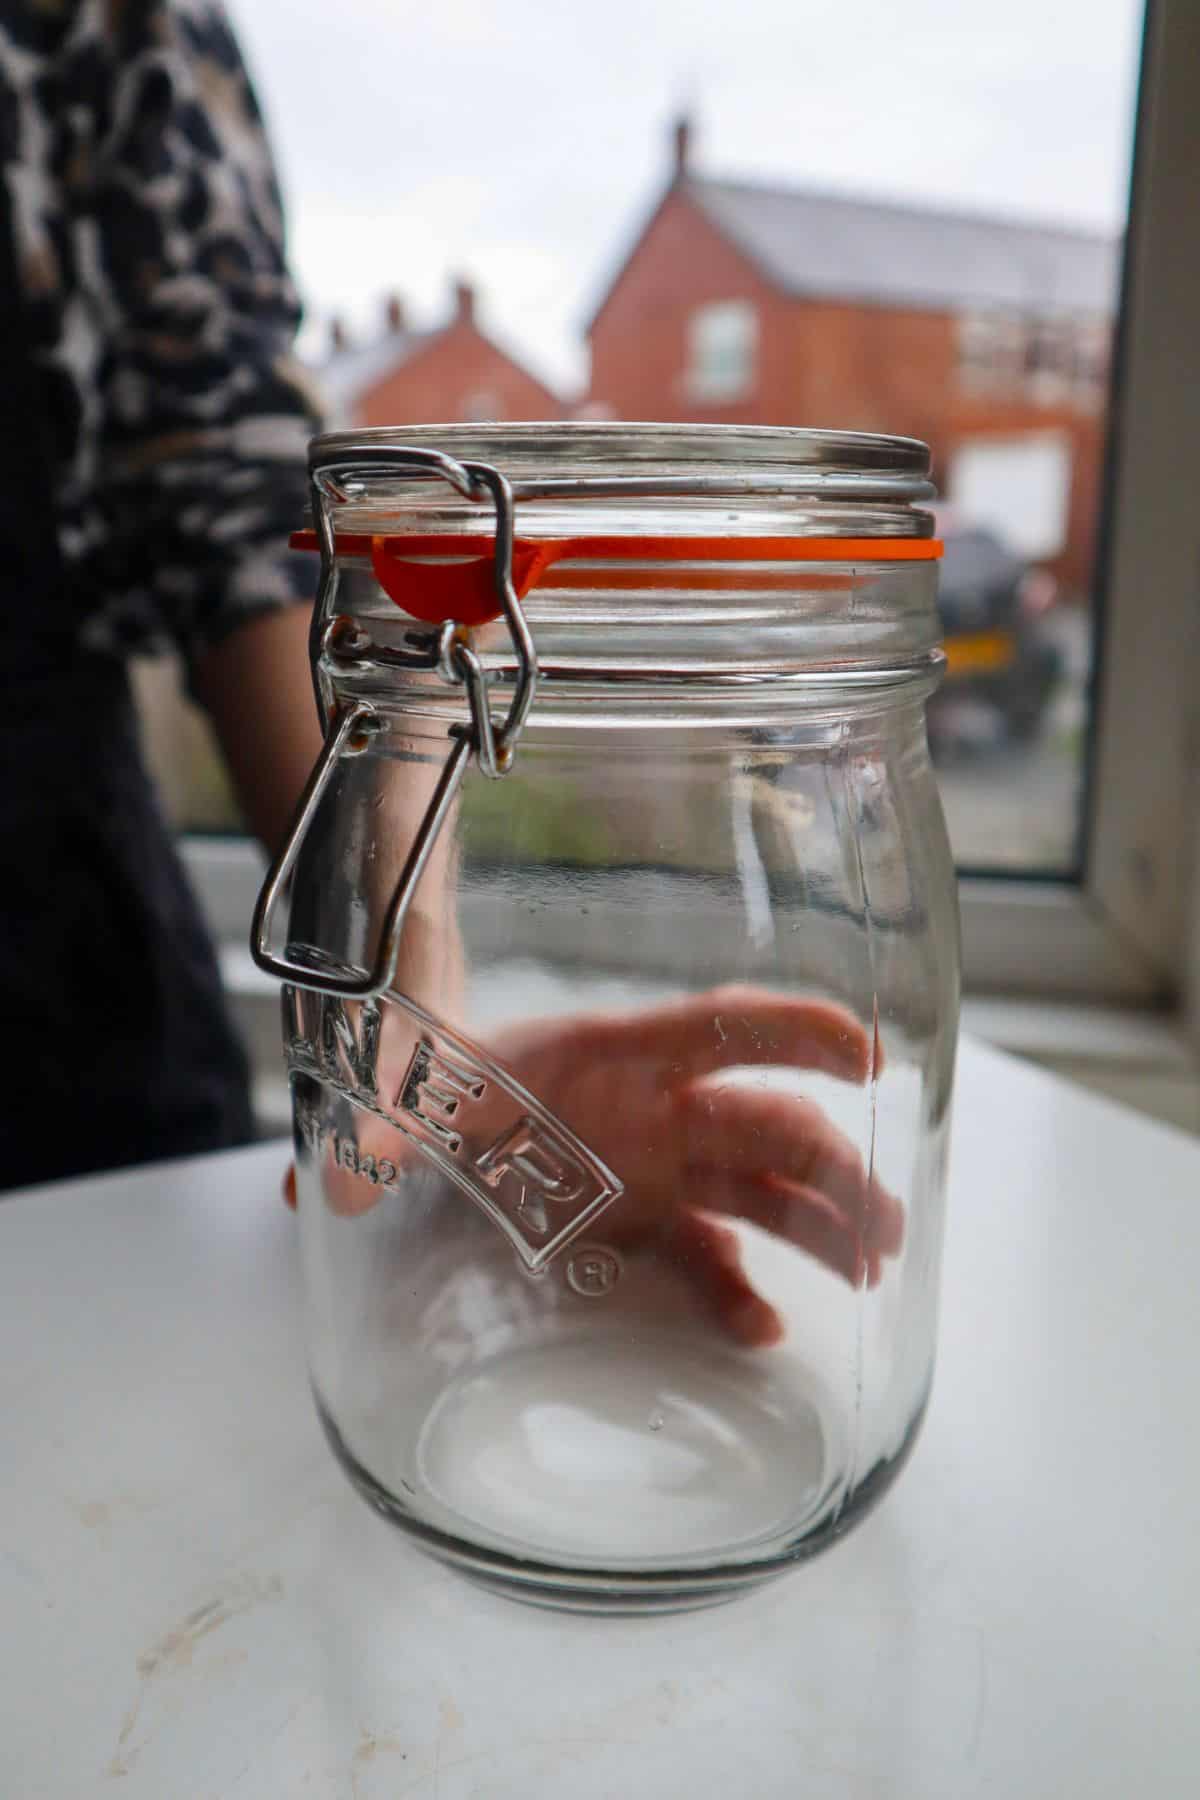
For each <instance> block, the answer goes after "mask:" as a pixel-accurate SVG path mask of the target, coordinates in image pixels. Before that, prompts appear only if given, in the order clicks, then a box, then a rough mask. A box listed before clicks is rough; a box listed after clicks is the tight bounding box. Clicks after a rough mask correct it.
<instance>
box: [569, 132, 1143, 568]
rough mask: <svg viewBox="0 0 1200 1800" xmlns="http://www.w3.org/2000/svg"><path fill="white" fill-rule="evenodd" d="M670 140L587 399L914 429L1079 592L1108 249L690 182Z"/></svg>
mask: <svg viewBox="0 0 1200 1800" xmlns="http://www.w3.org/2000/svg"><path fill="white" fill-rule="evenodd" d="M690 136H691V134H690V128H689V125H688V122H687V121H686V120H681V121H680V122H679V124H678V125H677V126H676V129H675V143H674V152H675V153H674V163H673V168H672V170H671V176H670V180H669V182H668V185H667V188H666V191H665V193H664V194H663V196H662V198H661V199H660V200H659V202H658V204H657V205H656V206H655V207H654V209H653V211H652V213H651V215H650V217H649V219H648V220H647V221H646V223H645V224H644V226H643V227H642V229H641V231H640V232H639V234H638V236H637V238H636V241H635V242H634V244H633V247H632V249H631V250H630V251H629V252H628V254H627V255H626V256H625V258H624V260H623V261H622V263H621V265H620V267H619V268H618V270H617V272H616V274H615V276H614V277H613V279H612V280H611V281H610V283H609V284H608V287H607V289H606V291H605V292H604V295H603V298H602V299H601V301H600V304H599V305H598V307H597V308H596V310H595V312H594V314H593V317H592V319H591V322H590V324H589V326H588V328H587V336H588V341H589V344H590V348H591V383H590V390H589V395H588V407H587V410H588V412H589V413H591V414H593V415H594V416H601V417H603V416H609V417H615V418H630V419H636V418H642V419H656V418H657V419H678V420H717V421H728V422H730V423H749V424H788V425H815V426H843V427H846V428H850V429H854V430H861V431H893V432H901V433H906V434H911V435H912V436H915V437H920V438H924V439H925V440H926V441H927V442H928V443H930V444H931V445H932V447H933V451H934V457H935V468H936V471H937V478H938V481H939V485H940V486H941V488H942V490H943V492H944V493H946V494H947V496H948V498H949V499H950V500H951V501H953V502H957V503H958V504H959V507H960V508H961V510H962V511H963V512H964V513H966V514H968V515H969V516H970V517H972V518H974V519H978V520H981V521H982V522H984V523H989V524H993V525H996V526H997V527H1002V528H1003V529H1004V532H1005V535H1006V536H1007V537H1008V539H1009V541H1010V542H1012V543H1013V544H1014V547H1016V548H1017V549H1019V550H1021V551H1023V552H1024V553H1025V554H1027V555H1028V556H1030V557H1032V558H1034V559H1035V560H1038V561H1040V562H1042V563H1044V564H1045V565H1046V566H1047V567H1049V568H1051V569H1052V570H1053V571H1054V573H1055V574H1057V575H1058V576H1059V578H1060V579H1061V580H1062V581H1063V583H1064V585H1065V586H1066V587H1067V588H1068V590H1074V591H1076V592H1081V591H1083V590H1084V589H1085V588H1086V585H1087V582H1088V578H1089V573H1090V567H1091V561H1092V554H1093V539H1094V535H1095V526H1096V513H1097V506H1098V499H1099V489H1100V479H1101V466H1102V460H1103V449H1104V416H1103V411H1104V396H1105V391H1106V382H1107V369H1108V353H1109V342H1110V337H1111V329H1112V318H1113V313H1114V311H1115V306H1116V299H1117V280H1118V272H1119V258H1120V246H1119V243H1118V242H1117V241H1116V240H1114V239H1112V238H1109V237H1104V236H1101V235H1098V234H1095V233H1089V232H1083V231H1075V230H1064V229H1059V228H1057V227H1048V226H1044V225H1029V224H1021V223H1016V222H1013V221H1008V220H999V219H991V218H986V217H981V216H971V215H965V214H964V215H959V214H952V213H941V212H935V211H932V210H930V211H926V210H924V209H919V208H915V207H907V206H897V205H890V204H887V205H885V204H881V203H877V202H873V201H865V200H858V199H852V198H845V197H839V196H835V195H832V194H826V193H814V192H808V191H805V190H800V189H795V190H793V189H782V188H774V187H768V186H762V185H758V184H750V183H744V182H732V181H717V180H712V179H709V178H708V177H706V176H701V175H698V174H697V173H696V172H695V170H694V169H693V167H692V163H691V155H690V150H691V145H690Z"/></svg>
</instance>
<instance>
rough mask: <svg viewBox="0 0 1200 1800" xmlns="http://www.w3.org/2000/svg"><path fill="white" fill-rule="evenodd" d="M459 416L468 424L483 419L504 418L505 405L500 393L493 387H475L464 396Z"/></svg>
mask: <svg viewBox="0 0 1200 1800" xmlns="http://www.w3.org/2000/svg"><path fill="white" fill-rule="evenodd" d="M458 416H459V418H460V419H462V420H463V421H464V423H467V424H470V423H474V422H477V421H480V420H483V419H493V420H494V419H502V418H503V417H504V407H503V405H502V404H501V401H500V396H499V394H497V393H495V392H494V391H493V390H492V389H491V388H475V389H472V391H471V392H470V393H469V394H465V395H464V396H463V401H462V404H461V406H460V407H459V409H458Z"/></svg>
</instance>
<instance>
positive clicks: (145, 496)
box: [0, 0, 318, 657]
mask: <svg viewBox="0 0 1200 1800" xmlns="http://www.w3.org/2000/svg"><path fill="white" fill-rule="evenodd" d="M0 160H2V163H3V176H4V179H5V180H6V181H7V183H8V190H9V196H10V210H11V215H12V220H13V233H14V238H15V251H16V260H17V267H18V270H19V273H20V286H21V289H22V298H23V300H24V303H25V306H24V310H25V314H26V317H27V321H28V337H29V342H30V354H31V357H32V360H33V364H34V367H35V370H36V379H37V383H38V387H39V389H40V391H41V393H42V394H43V395H44V408H43V424H44V426H45V430H44V432H43V433H42V436H43V438H44V441H45V444H46V451H47V456H46V460H47V462H48V465H49V478H50V480H51V482H52V485H53V488H54V502H55V513H56V517H57V520H58V530H59V544H60V548H61V553H62V558H63V561H64V564H65V567H66V570H67V572H68V576H69V580H68V583H67V588H68V593H69V595H70V601H69V604H70V606H71V607H72V609H73V617H72V620H71V630H72V633H73V634H74V635H75V636H76V639H77V641H78V643H79V644H80V645H81V646H82V647H84V648H86V649H89V650H101V651H107V652H115V653H119V654H125V653H128V652H130V651H134V650H137V651H143V650H148V649H153V648H155V647H158V646H159V645H161V644H163V643H165V642H169V641H171V640H173V641H174V642H175V644H176V645H178V646H179V648H180V649H181V650H182V652H183V653H184V655H185V656H189V657H190V656H192V655H194V654H195V652H196V651H197V650H199V649H202V648H203V647H205V646H206V645H209V644H212V643H214V642H216V641H217V640H218V639H219V638H221V637H222V636H223V635H224V634H225V633H227V632H228V631H229V630H230V629H231V628H232V627H234V626H236V625H237V624H238V623H239V622H240V621H242V620H244V619H246V618H247V617H250V616H253V615H255V614H257V613H259V612H262V611H263V610H266V609H269V608H271V607H274V606H278V605H280V604H282V603H284V602H285V601H287V600H288V599H290V598H294V597H297V596H299V595H301V594H303V593H304V591H305V586H306V584H307V583H308V582H310V581H311V575H310V574H309V571H308V569H307V568H306V567H305V564H306V563H307V560H308V559H303V558H296V557H294V556H292V555H291V554H290V553H289V552H288V551H287V550H286V548H285V545H286V537H287V533H288V531H289V529H291V528H292V527H293V526H294V525H295V524H296V523H297V522H298V520H299V519H300V517H301V514H302V512H303V510H304V504H305V502H304V484H303V467H304V449H305V444H306V441H307V439H308V437H309V436H310V434H311V433H312V432H313V431H314V430H315V429H317V425H318V421H317V417H316V407H315V402H314V399H313V397H312V395H311V394H310V392H309V390H308V387H307V385H306V380H305V377H304V375H303V372H302V371H301V369H300V367H299V365H298V364H297V363H296V362H295V360H294V358H293V353H292V348H293V340H294V337H295V333H296V328H297V324H298V322H299V306H298V302H297V298H296V294H295V291H294V289H293V286H292V282H291V279H290V277H289V275H288V270H287V266H286V264H285V261H284V245H283V223H282V218H281V212H280V199H279V191H278V187H277V184H276V179H275V173H274V169H273V167H272V163H271V157H270V152H269V149H268V146H267V143H266V139H265V136H264V132H263V126H262V120H261V117H260V114H259V110H258V106H257V103H256V101H255V97H254V94H253V91H252V89H251V86H250V83H249V80H248V78H247V75H246V71H245V69H244V67H243V64H242V60H241V57H240V55H239V52H238V49H237V45H236V43H235V41H234V38H233V36H232V33H231V31H230V27H229V24H228V21H227V19H226V17H225V14H224V12H223V10H222V7H221V6H220V4H219V3H218V0H21V3H14V0H0ZM4 429H6V430H13V429H20V424H19V421H13V420H11V419H10V420H9V421H7V422H6V424H5V426H4Z"/></svg>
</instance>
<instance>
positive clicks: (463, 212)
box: [229, 0, 1142, 383]
mask: <svg viewBox="0 0 1200 1800" xmlns="http://www.w3.org/2000/svg"><path fill="white" fill-rule="evenodd" d="M229 5H230V10H231V12H232V14H233V17H234V20H235V23H236V25H237V28H238V32H239V35H240V37H241V41H242V45H243V48H244V50H245V51H246V54H247V58H248V60H249V62H250V65H251V70H252V73H253V75H254V77H255V80H256V84H257V87H258V90H259V95H260V98H261V100H262V102H263V105H264V109H265V111H266V113H267V117H268V123H269V125H270V127H271V130H272V135H273V139H274V142H275V147H276V151H277V154H278V157H279V162H280V166H281V173H282V176H283V180H284V186H285V192H286V196H287V201H288V212H289V219H290V226H291V247H292V261H293V266H294V268H295V270H296V274H297V277H298V279H299V281H300V283H301V286H302V289H303V291H304V294H305V298H306V301H307V304H308V308H309V313H310V318H311V320H312V326H311V330H312V331H313V332H315V331H316V330H317V328H318V327H319V326H322V325H323V323H324V321H326V320H327V319H328V317H329V315H330V314H331V313H332V312H334V311H337V312H339V313H340V314H342V315H343V316H344V317H345V318H346V319H347V320H348V322H349V323H350V324H351V325H352V326H354V327H355V328H356V329H357V330H358V331H359V332H361V333H367V332H369V331H372V330H374V328H375V323H376V321H377V318H378V313H379V307H380V301H381V296H382V295H383V294H384V293H385V292H387V291H388V290H395V291H397V292H399V293H401V294H402V295H403V296H404V298H405V300H406V302H407V303H408V305H409V307H410V310H411V312H412V313H413V315H414V318H415V322H416V323H418V324H431V323H434V322H436V320H437V319H438V318H439V317H440V316H442V315H444V314H445V312H446V310H447V309H448V305H449V300H448V286H449V282H450V280H451V278H452V276H453V275H454V273H456V272H459V271H461V272H463V273H464V274H467V275H469V276H470V277H471V278H472V279H473V280H474V281H475V282H476V284H477V286H478V288H479V290H480V316H481V322H482V323H483V324H484V325H485V327H486V328H488V329H490V330H491V331H492V332H493V333H494V334H495V335H496V336H497V337H499V338H500V339H501V340H502V341H504V342H506V343H508V344H510V345H511V346H512V347H513V348H514V349H516V350H517V351H518V352H519V353H520V354H521V355H523V356H524V357H525V359H526V360H527V361H528V362H529V363H530V364H531V366H533V367H535V368H537V369H538V371H539V372H541V373H543V374H545V375H547V376H549V377H550V378H551V379H552V380H557V381H558V382H559V383H569V382H571V381H572V380H577V379H578V378H579V375H580V373H581V368H582V364H581V360H580V356H579V349H578V345H579V337H580V327H581V325H582V322H583V320H584V318H585V317H586V314H587V310H588V307H589V305H590V303H591V302H592V301H593V300H594V299H595V298H596V296H597V295H598V293H599V292H600V290H601V289H602V287H603V286H604V284H605V282H606V280H607V278H608V277H609V276H610V275H611V273H612V272H613V270H614V269H615V267H616V265H617V263H618V261H619V258H620V256H621V253H622V251H623V249H624V248H625V247H626V246H627V245H628V244H629V242H630V240H631V238H632V235H633V233H634V231H635V229H636V227H637V225H638V223H639V222H640V220H641V219H642V218H643V217H644V216H645V213H646V210H647V208H648V207H649V205H650V204H652V202H653V201H654V199H655V198H656V197H657V195H658V194H659V192H660V191H661V188H662V185H663V183H664V181H665V178H666V174H667V168H668V149H667V143H668V134H669V126H670V121H671V119H672V117H673V116H674V115H675V114H676V113H677V112H678V111H679V110H680V108H681V107H683V106H687V107H688V108H689V109H690V110H691V111H692V112H693V114H694V117H695V121H696V128H697V138H696V165H697V167H698V169H699V170H701V171H702V172H705V173H709V174H714V175H718V174H719V175H725V176H734V175H736V176H749V177H751V178H760V179H763V180H769V181H775V182H781V183H787V184H794V185H797V186H800V185H808V184H811V185H813V186H818V187H836V188H838V189H842V190H849V191H857V192H863V193H869V194H874V195H882V196H885V197H886V196H896V197H898V198H903V199H905V200H912V199H914V198H916V199H925V200H928V201H929V202H930V203H942V204H951V205H956V206H967V207H970V208H972V209H973V210H983V211H997V212H1003V213H1007V214H1010V215H1011V214H1019V215H1025V216H1027V217H1031V218H1048V219H1052V220H1057V221H1065V222H1073V223H1079V224H1085V225H1093V226H1098V227H1102V228H1107V229H1119V227H1120V225H1121V224H1122V223H1123V220H1124V214H1125V205H1126V190H1127V186H1128V177H1129V151H1130V142H1131V130H1132V114H1133V97H1134V90H1135V82H1136V67H1137V57H1138V50H1139V40H1140V33H1141V15H1142V5H1141V0H1004V3H1003V5H996V4H993V3H992V0H600V3H598V4H584V0H432V4H425V5H417V4H414V3H413V0H337V3H336V4H335V5H333V6H330V7H327V8H322V9H320V10H319V11H316V12H312V11H310V10H309V9H308V8H305V7H302V6H299V5H298V4H297V0H229Z"/></svg>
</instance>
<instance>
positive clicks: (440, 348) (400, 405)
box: [354, 320, 564, 425]
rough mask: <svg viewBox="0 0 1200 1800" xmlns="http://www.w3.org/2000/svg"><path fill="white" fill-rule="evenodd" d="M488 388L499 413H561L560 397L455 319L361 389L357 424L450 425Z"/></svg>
mask: <svg viewBox="0 0 1200 1800" xmlns="http://www.w3.org/2000/svg"><path fill="white" fill-rule="evenodd" d="M482 394H491V395H493V396H494V397H495V400H496V402H497V405H496V408H495V411H494V412H493V413H492V414H491V415H490V416H491V417H494V418H498V419H561V418H562V416H563V413H564V407H563V404H562V402H561V401H560V400H559V399H558V398H557V397H556V396H555V395H554V394H552V393H551V392H550V390H549V388H546V387H543V386H542V384H541V382H540V381H538V380H536V378H535V377H534V376H532V375H530V374H528V373H527V372H526V371H525V370H524V369H522V368H521V367H520V366H519V365H518V364H517V363H515V362H513V360H512V358H511V357H508V356H506V355H505V354H504V352H503V351H502V350H500V349H498V348H497V346H496V345H495V344H493V343H491V342H490V340H489V339H488V338H486V337H484V335H483V333H482V332H480V331H479V330H477V329H476V327H475V326H474V325H473V324H470V323H468V322H466V321H464V320H456V321H455V322H454V324H452V325H449V326H447V328H446V330H445V331H442V332H439V333H438V335H437V336H436V337H435V338H433V339H431V341H430V342H429V343H428V344H426V345H424V346H423V347H422V348H421V349H419V350H417V351H416V352H415V353H414V354H413V355H412V356H411V357H410V358H409V359H408V361H407V362H404V363H402V364H401V365H400V367H399V368H398V369H395V370H394V371H393V372H392V374H390V375H388V376H385V377H384V379H383V380H382V381H379V382H377V383H376V384H375V386H374V387H373V388H371V389H370V390H369V391H368V392H367V393H366V394H364V395H363V396H362V397H361V399H360V401H359V404H358V407H357V409H356V411H357V416H356V418H355V421H354V422H355V423H356V424H358V425H452V424H457V423H458V422H459V421H461V420H462V419H464V418H466V417H468V416H469V415H468V413H467V411H466V410H465V409H466V408H467V407H468V406H469V405H470V403H471V400H472V397H473V396H475V395H482Z"/></svg>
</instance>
